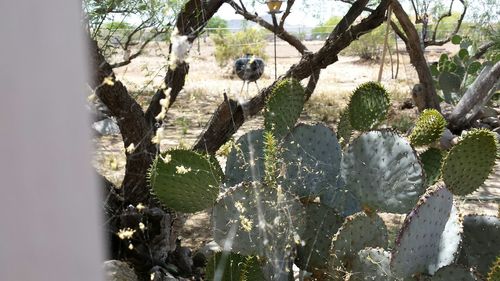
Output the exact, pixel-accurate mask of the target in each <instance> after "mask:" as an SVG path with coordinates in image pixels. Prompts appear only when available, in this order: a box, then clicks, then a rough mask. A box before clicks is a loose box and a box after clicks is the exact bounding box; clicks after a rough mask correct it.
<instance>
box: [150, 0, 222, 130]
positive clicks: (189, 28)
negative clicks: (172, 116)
mask: <svg viewBox="0 0 500 281" xmlns="http://www.w3.org/2000/svg"><path fill="white" fill-rule="evenodd" d="M224 2H225V0H208V1H207V0H189V1H188V2H187V3H186V4H185V5H184V7H183V8H182V11H181V13H180V14H179V15H178V16H177V20H176V24H175V25H176V27H177V31H178V33H179V35H186V36H188V40H189V42H190V43H192V42H193V41H194V40H195V39H196V38H197V37H198V36H199V35H200V34H201V31H202V29H203V28H204V27H205V26H206V25H207V23H208V21H209V20H210V19H211V18H212V17H213V15H214V14H215V13H216V12H217V10H219V8H220V6H222V4H223V3H224ZM169 53H170V54H171V53H172V44H170V48H169ZM188 72H189V64H188V63H187V62H182V63H180V64H178V65H177V66H176V67H175V68H173V67H171V66H169V67H168V69H167V73H166V75H165V79H164V82H165V85H166V86H167V88H170V89H171V91H170V98H169V107H170V106H172V105H173V104H174V102H175V101H176V99H177V96H178V95H179V93H180V92H181V90H182V89H183V88H184V84H185V82H186V75H187V74H188ZM164 98H166V95H165V92H164V90H163V89H160V90H158V91H157V92H156V93H155V95H154V96H153V98H152V99H151V102H150V104H149V107H148V109H147V110H146V118H147V120H148V123H150V124H154V123H155V122H156V120H154V117H155V116H156V115H158V113H160V111H161V105H160V104H159V101H160V100H161V99H164Z"/></svg>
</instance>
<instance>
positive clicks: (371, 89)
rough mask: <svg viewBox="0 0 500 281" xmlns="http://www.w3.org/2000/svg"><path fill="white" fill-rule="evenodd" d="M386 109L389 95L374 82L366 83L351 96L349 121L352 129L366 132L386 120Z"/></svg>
mask: <svg viewBox="0 0 500 281" xmlns="http://www.w3.org/2000/svg"><path fill="white" fill-rule="evenodd" d="M388 109H389V95H388V94H387V91H386V90H385V89H384V87H382V85H380V84H379V83H376V82H367V83H364V84H362V85H360V86H359V87H358V88H357V89H356V90H355V91H354V93H353V94H352V95H351V98H350V101H349V105H348V110H349V121H350V123H351V126H352V127H353V128H354V129H356V130H359V131H368V130H370V129H373V128H374V127H375V126H376V125H378V124H379V123H380V122H381V121H383V120H384V119H385V118H386V116H387V112H388Z"/></svg>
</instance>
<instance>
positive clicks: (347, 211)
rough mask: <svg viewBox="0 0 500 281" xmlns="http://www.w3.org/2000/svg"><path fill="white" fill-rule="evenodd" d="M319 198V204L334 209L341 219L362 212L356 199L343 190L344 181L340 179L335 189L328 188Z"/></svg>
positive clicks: (348, 191)
mask: <svg viewBox="0 0 500 281" xmlns="http://www.w3.org/2000/svg"><path fill="white" fill-rule="evenodd" d="M319 198H320V201H321V204H324V205H326V206H328V207H330V208H332V209H334V210H335V211H336V212H337V213H338V214H339V215H341V216H342V217H343V218H345V217H347V216H350V215H352V214H355V213H357V212H360V211H361V210H362V209H361V204H360V203H359V200H358V198H356V196H355V195H354V194H353V193H352V192H351V191H350V190H348V189H345V184H344V180H343V179H342V178H341V177H340V178H339V179H338V181H337V187H335V188H333V187H332V188H329V189H328V191H327V192H324V193H322V194H321V195H320V197H319Z"/></svg>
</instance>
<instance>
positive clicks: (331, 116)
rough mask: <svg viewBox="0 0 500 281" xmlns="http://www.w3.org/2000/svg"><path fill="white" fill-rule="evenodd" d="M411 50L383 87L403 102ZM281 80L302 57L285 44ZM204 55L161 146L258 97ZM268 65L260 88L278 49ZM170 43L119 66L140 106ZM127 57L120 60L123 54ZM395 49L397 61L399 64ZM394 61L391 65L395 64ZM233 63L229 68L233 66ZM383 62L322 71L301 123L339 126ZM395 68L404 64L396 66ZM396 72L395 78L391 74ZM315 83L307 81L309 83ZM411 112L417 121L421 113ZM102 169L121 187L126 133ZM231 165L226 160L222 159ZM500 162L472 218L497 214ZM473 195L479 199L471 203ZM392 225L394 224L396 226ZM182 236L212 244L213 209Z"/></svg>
mask: <svg viewBox="0 0 500 281" xmlns="http://www.w3.org/2000/svg"><path fill="white" fill-rule="evenodd" d="M305 43H306V46H307V47H308V48H309V49H310V50H311V51H316V50H318V49H319V48H320V47H321V46H322V44H323V42H320V41H311V42H305ZM403 48H404V46H403V45H402V44H400V50H399V53H400V54H399V55H400V64H399V73H398V77H397V79H393V78H392V75H393V73H394V72H393V71H391V65H390V64H389V63H386V64H385V65H384V69H385V70H384V73H383V79H382V83H383V85H384V86H385V87H386V88H387V89H388V91H389V92H390V94H391V96H392V99H393V101H394V102H395V103H397V102H401V101H402V100H404V99H405V98H408V97H410V91H411V88H412V87H413V85H414V84H415V83H417V81H418V79H417V74H416V72H415V71H414V69H413V67H412V66H411V64H410V62H409V57H408V56H407V54H406V52H405V50H404V49H403ZM277 49H278V55H277V68H278V75H281V74H284V73H285V72H286V70H288V69H289V67H290V66H291V65H293V64H294V63H297V62H298V61H299V59H300V56H299V53H298V52H297V51H296V50H295V49H293V48H292V47H291V46H289V45H288V44H287V43H285V42H278V45H277ZM199 50H200V52H198V48H197V42H195V44H194V46H193V49H192V50H191V54H190V58H189V60H190V71H189V75H188V76H187V81H186V86H185V89H184V91H183V93H181V94H180V96H179V98H178V101H177V102H176V103H175V104H174V106H173V107H172V108H171V109H170V111H169V112H168V114H167V119H166V122H165V124H164V127H165V129H166V132H167V136H168V137H167V138H166V139H164V140H163V141H162V142H161V149H162V150H166V149H169V148H172V147H176V146H181V147H190V146H191V145H192V144H194V142H195V141H196V139H197V137H198V135H199V134H200V133H201V132H202V131H203V128H204V126H205V125H206V123H207V122H208V120H209V118H210V116H211V114H212V113H213V111H214V109H215V108H216V107H217V105H218V104H219V103H220V102H221V101H222V100H223V93H226V94H227V95H228V96H229V97H230V98H234V99H238V98H243V99H248V98H249V97H251V96H253V95H255V94H257V91H258V89H257V86H256V85H255V84H251V85H249V87H248V90H247V89H246V87H245V88H243V91H242V85H243V82H242V81H241V80H239V79H238V78H237V77H236V78H234V79H231V78H230V77H229V76H228V71H226V70H225V69H224V68H220V67H219V66H218V65H217V63H216V62H215V59H214V56H213V53H214V46H213V45H212V44H211V43H210V42H203V40H201V41H200V49H199ZM456 51H457V48H456V46H454V45H451V44H450V45H445V46H443V47H438V48H431V49H429V50H427V51H426V56H427V58H428V61H435V60H437V58H438V57H439V55H440V54H441V53H442V52H449V53H453V52H456ZM266 53H267V56H268V58H269V59H268V60H267V61H266V69H265V73H264V75H263V77H262V78H261V79H260V80H258V87H259V88H263V87H266V86H268V85H270V84H271V83H272V81H273V80H274V79H273V78H274V65H273V60H272V59H271V58H273V46H272V44H268V46H267V48H266ZM167 54H168V46H167V45H166V44H164V43H153V44H152V45H151V46H149V47H148V48H147V50H146V52H145V53H144V54H143V55H142V56H140V57H139V58H137V59H135V60H134V61H133V63H131V64H130V65H128V66H125V67H122V68H119V69H116V70H115V71H116V74H117V78H118V79H119V80H121V81H122V82H124V84H125V85H126V86H127V88H128V89H129V90H130V91H131V92H132V93H133V95H134V96H135V97H136V98H137V99H138V101H139V102H140V103H141V104H143V105H146V104H147V103H148V101H149V99H150V97H151V95H152V93H154V91H155V89H157V88H159V87H161V84H162V80H163V77H164V74H165V65H166V63H167V60H166V55H167ZM116 59H117V60H119V59H120V58H119V57H116ZM395 59H396V58H395V55H394V52H393V60H395ZM387 61H388V60H387ZM229 67H230V66H228V67H227V68H226V69H228V68H229ZM379 67H380V63H378V62H372V61H369V62H366V61H361V60H360V59H359V58H358V57H347V56H340V57H339V61H338V62H336V63H334V64H332V65H330V66H329V67H327V68H326V69H324V70H323V71H322V72H321V76H320V79H319V82H318V85H317V87H316V91H315V92H314V94H313V97H312V98H311V100H310V101H309V105H307V106H306V108H305V111H304V114H303V115H302V117H301V121H326V122H327V123H328V125H330V126H332V127H334V123H335V121H336V118H337V117H338V112H339V111H340V110H341V109H342V108H343V107H344V106H345V104H346V100H347V97H348V96H349V94H350V93H351V92H352V91H353V90H354V89H355V88H356V87H357V85H359V84H360V83H363V82H367V81H372V80H376V79H377V76H378V71H379ZM393 67H394V68H393V70H394V71H395V68H396V66H395V65H394V66H393ZM391 72H392V73H391ZM304 83H307V80H305V81H304ZM406 114H408V115H409V116H415V112H414V110H409V111H408V112H407V113H406ZM262 124H263V120H262V118H261V117H260V116H257V117H256V118H254V119H252V120H250V121H249V122H246V123H245V124H244V125H243V127H242V128H240V130H239V131H238V132H237V133H236V134H235V138H238V137H239V136H240V135H242V134H244V133H245V132H247V131H249V130H251V129H255V128H258V127H261V126H262ZM94 143H95V147H96V150H95V157H94V164H95V166H96V167H97V169H98V170H99V171H100V172H101V173H102V174H103V175H105V176H106V177H107V178H108V179H110V180H111V181H113V182H115V183H120V182H121V180H122V177H123V172H124V166H125V157H124V148H123V144H122V142H121V137H120V136H103V137H96V138H95V139H94ZM219 160H220V161H221V162H222V164H224V162H225V161H224V160H225V159H224V158H223V157H219ZM499 178H500V163H497V166H496V170H495V173H494V176H492V177H491V178H490V179H489V180H488V181H487V183H486V184H485V185H484V187H483V188H482V189H481V190H480V191H478V192H477V193H475V194H473V195H471V196H469V197H467V198H462V199H461V202H460V205H461V210H462V211H463V212H464V213H482V214H490V215H495V214H496V213H497V210H498V204H497V203H498V202H497V203H492V201H484V200H480V198H485V197H489V196H496V197H500V183H499V180H498V179H499ZM470 198H474V199H473V200H471V199H470ZM383 218H384V220H385V221H386V223H387V224H388V225H389V226H392V228H393V229H394V227H395V226H396V225H399V224H401V223H402V221H403V216H395V215H391V214H386V215H384V216H383ZM390 228H391V227H390ZM182 237H183V238H184V240H183V243H184V244H185V245H187V246H188V247H191V248H198V247H200V246H201V245H203V244H204V243H206V242H209V241H210V239H211V223H210V212H209V211H207V212H201V213H197V214H194V215H191V216H189V218H188V220H187V221H186V224H185V227H184V230H183V233H182Z"/></svg>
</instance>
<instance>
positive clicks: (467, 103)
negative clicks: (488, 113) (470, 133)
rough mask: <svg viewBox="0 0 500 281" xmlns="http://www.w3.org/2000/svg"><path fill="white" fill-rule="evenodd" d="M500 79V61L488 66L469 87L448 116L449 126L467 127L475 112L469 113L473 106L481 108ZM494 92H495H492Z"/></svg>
mask: <svg viewBox="0 0 500 281" xmlns="http://www.w3.org/2000/svg"><path fill="white" fill-rule="evenodd" d="M499 79H500V62H497V63H496V64H495V65H493V66H486V67H485V68H484V69H483V70H482V71H481V73H480V74H479V76H478V77H477V78H476V80H475V81H474V83H473V84H472V85H471V86H470V87H469V88H468V89H467V91H466V92H465V94H464V95H463V97H462V98H461V99H460V101H459V102H458V104H457V106H455V108H454V109H453V112H452V113H451V114H450V116H449V117H448V121H449V127H450V128H451V129H453V130H460V129H462V128H464V127H466V126H467V125H468V124H469V123H470V122H471V121H472V118H473V117H474V116H475V115H476V114H475V112H472V113H471V114H468V113H469V112H470V111H471V110H472V109H473V108H477V109H480V108H481V107H482V106H483V105H484V104H485V103H486V102H488V100H489V99H490V98H491V96H488V94H489V93H490V90H491V88H493V86H494V85H495V83H498V81H499ZM490 94H493V93H490Z"/></svg>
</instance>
